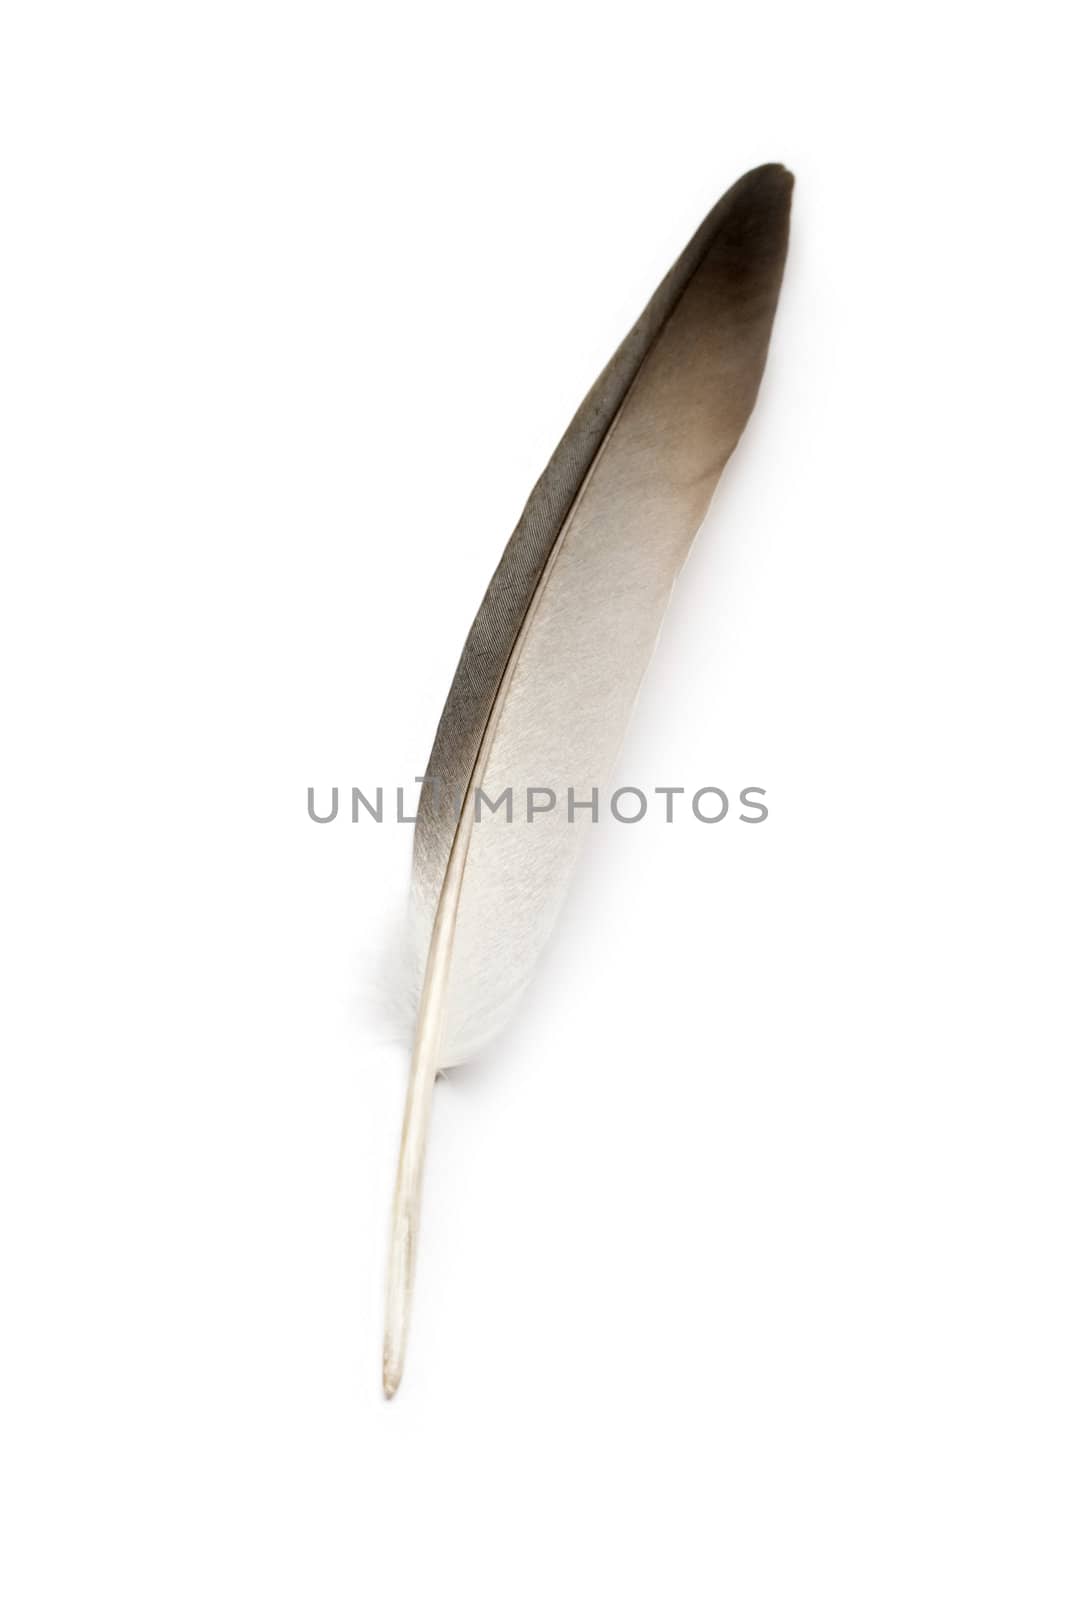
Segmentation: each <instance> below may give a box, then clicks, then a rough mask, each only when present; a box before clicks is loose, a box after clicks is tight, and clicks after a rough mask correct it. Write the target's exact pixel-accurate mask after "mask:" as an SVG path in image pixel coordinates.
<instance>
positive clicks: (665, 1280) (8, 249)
mask: <svg viewBox="0 0 1067 1600" xmlns="http://www.w3.org/2000/svg"><path fill="white" fill-rule="evenodd" d="M1052 16H1053V14H1052V9H1051V8H1049V9H1048V10H1047V11H1046V10H1045V8H1044V7H1039V6H1037V5H1032V4H1025V3H1024V4H1019V5H1015V6H1012V7H988V6H981V5H974V4H968V5H962V4H961V5H958V6H953V5H943V4H942V5H932V6H931V5H922V6H919V5H904V6H895V7H893V8H889V9H884V10H881V11H875V10H871V9H870V8H863V7H851V6H844V5H840V6H837V5H828V4H825V3H824V4H815V5H811V4H808V5H789V6H787V5H771V6H767V5H760V6H749V7H729V8H720V7H716V6H713V5H709V4H699V5H698V4H672V3H663V0H660V3H657V4H655V5H648V6H644V7H629V8H627V7H625V6H618V5H606V4H597V5H588V4H577V5H576V4H573V3H572V4H567V5H560V6H555V5H544V4H542V5H538V6H537V7H533V6H530V7H526V8H522V9H519V8H514V7H507V6H500V5H497V6H488V5H486V6H480V7H479V6H475V7H470V6H467V7H459V8H457V7H454V6H428V5H421V6H420V5H415V6H411V5H406V6H397V7H386V6H378V7H373V8H365V9H361V8H359V7H357V6H354V5H341V4H337V5H317V4H311V5H296V4H277V5H276V4H256V5H253V4H235V3H218V0H213V3H211V4H183V5H180V6H179V5H172V6H167V5H137V4H132V3H131V4H128V5H114V4H100V5H93V6H78V5H73V4H70V5H51V4H48V3H36V4H25V5H20V4H17V3H16V4H14V5H13V6H12V7H10V8H8V9H7V10H6V14H5V23H4V33H5V39H4V41H3V49H2V51H0V59H2V68H0V72H2V76H3V83H2V85H0V120H2V128H0V151H2V158H0V159H2V161H3V193H2V200H0V214H2V217H3V227H4V233H5V236H6V237H5V243H4V246H3V252H2V259H0V273H2V276H3V291H2V295H0V317H2V321H3V335H2V336H3V355H2V369H3V375H2V380H0V381H2V383H3V405H4V415H3V423H2V437H3V454H4V458H5V467H4V485H3V521H4V537H5V544H4V579H3V595H2V602H0V603H2V608H3V616H2V638H0V648H2V650H3V656H4V665H3V676H4V688H5V700H6V706H5V712H4V716H5V722H4V729H5V731H4V738H3V746H4V754H5V756H6V757H7V763H6V765H7V774H6V778H5V781H4V786H3V804H4V813H5V818H4V823H3V850H4V853H5V856H6V858H7V860H6V868H5V875H4V882H5V888H4V909H5V921H6V922H7V925H8V932H7V935H6V939H7V942H6V945H5V953H4V959H3V979H4V985H3V986H4V990H5V993H6V999H5V1003H4V1010H5V1017H4V1026H5V1032H7V1033H8V1034H9V1038H8V1039H7V1041H6V1047H5V1049H4V1059H3V1073H4V1089H3V1095H4V1103H3V1108H2V1131H0V1138H2V1143H3V1148H2V1151H0V1155H2V1171H0V1182H2V1186H3V1194H2V1227H3V1253H2V1261H0V1292H2V1295H3V1300H4V1310H3V1318H2V1325H0V1341H2V1344H3V1351H2V1356H0V1385H2V1400H0V1403H2V1416H0V1436H2V1445H0V1450H2V1459H3V1474H4V1481H3V1484H2V1502H3V1508H4V1523H5V1531H4V1534H3V1539H2V1543H0V1577H2V1579H3V1582H2V1585H0V1586H2V1588H3V1592H4V1594H5V1595H6V1596H8V1597H10V1600H36V1597H48V1600H75V1597H77V1600H82V1597H95V1596H97V1595H99V1596H106V1597H108V1600H126V1597H131V1600H132V1597H136V1600H168V1597H171V1596H174V1597H181V1600H188V1597H191V1596H197V1597H211V1600H216V1597H218V1600H232V1597H238V1596H240V1597H243V1596H249V1597H255V1600H297V1597H300V1600H304V1597H309V1596H310V1597H315V1600H342V1597H344V1600H348V1597H354V1596H360V1597H366V1600H379V1597H381V1600H392V1597H399V1600H408V1597H415V1596H421V1595H424V1594H431V1593H435V1594H440V1593H444V1594H446V1595H452V1594H455V1595H461V1596H469V1597H472V1600H482V1597H485V1600H489V1597H492V1600H497V1597H504V1596H506V1597H509V1600H510V1597H526V1596H538V1597H540V1596H544V1595H562V1596H566V1597H570V1596H587V1595H609V1594H610V1595H612V1596H648V1595H678V1596H685V1597H688V1596H705V1595H706V1596H716V1597H720V1596H721V1597H724V1600H793V1597H808V1596H811V1597H813V1600H816V1597H817V1600H828V1597H841V1600H857V1597H862V1600H867V1597H881V1596H886V1597H892V1600H898V1597H901V1596H908V1597H915V1596H921V1597H931V1600H934V1597H936V1600H942V1597H945V1596H961V1597H967V1600H974V1597H976V1596H982V1597H984V1596H989V1597H998V1600H999V1597H1005V1600H1008V1597H1010V1600H1016V1597H1020V1596H1025V1597H1026V1600H1046V1597H1047V1600H1052V1597H1053V1596H1055V1597H1057V1600H1060V1597H1062V1596H1063V1594H1064V1592H1065V1588H1067V1541H1065V1539H1064V1525H1063V1512H1064V1496H1065V1491H1067V1472H1065V1443H1064V1440H1065V1429H1067V1383H1065V1375H1064V1374H1065V1351H1067V1304H1065V1289H1064V1254H1065V1253H1064V1232H1065V1219H1067V1176H1065V1161H1064V1143H1065V1134H1067V1128H1065V1111H1067V1091H1065V1088H1064V1076H1063V1069H1064V1051H1063V1030H1062V982H1063V957H1064V948H1063V937H1062V935H1063V919H1064V911H1063V906H1064V889H1065V883H1064V871H1063V868H1064V860H1063V847H1062V803H1063V801H1062V795H1063V787H1062V785H1063V776H1064V773H1063V766H1062V760H1061V749H1062V743H1063V714H1062V702H1063V687H1064V677H1063V660H1062V650H1061V636H1062V631H1063V608H1064V598H1063V580H1064V576H1065V573H1064V558H1063V533H1064V530H1063V518H1062V494H1061V478H1062V468H1061V466H1060V463H1059V460H1058V459H1057V458H1058V457H1060V456H1061V455H1062V426H1063V410H1062V374H1063V359H1064V341H1063V333H1064V316H1063V293H1064V291H1063V281H1064V267H1065V261H1064V226H1063V222H1062V210H1063V180H1062V168H1061V163H1060V161H1059V159H1058V151H1059V147H1061V146H1062V135H1063V128H1062V123H1061V120H1060V116H1059V109H1058V101H1059V98H1060V94H1061V77H1062V53H1061V50H1060V49H1059V47H1058V45H1057V43H1056V41H1055V40H1054V39H1053V37H1052ZM765 160H782V161H785V162H786V163H787V164H789V165H790V166H791V167H792V168H793V170H794V171H795V172H796V174H797V190H796V196H795V208H794V236H793V246H792V253H791V257H790V262H789V266H788V271H787V276H786V283H785V288H784V293H783V297H782V302H781V309H780V316H779V322H778V327H777V330H776V333H775V338H774V343H773V348H772V354H771V360H770V364H769V367H768V371H767V376H766V381H765V386H764V390H763V393H762V396H761V399H760V402H759V405H758V408H757V412H756V415H755V417H754V419H753V422H752V425H751V427H750V429H749V431H748V433H747V435H746V437H745V439H744V441H743V444H742V446H741V448H740V449H739V450H738V452H737V455H736V457H735V460H734V462H733V463H732V465H731V467H730V469H729V472H728V475H727V478H726V480H725V481H724V483H723V485H722V489H721V492H720V494H719V495H718V497H717V500H716V502H715V505H714V507H713V510H712V514H711V517H710V519H709V523H708V526H707V527H706V529H705V530H704V532H703V534H702V536H701V538H700V540H699V541H698V544H697V547H696V550H695V553H694V556H693V558H692V560H691V562H690V564H689V566H688V567H687V569H686V571H685V573H684V575H683V579H682V582H681V584H680V586H679V589H678V592H677V595H676V601H675V604H674V606H673V608H672V612H671V615H670V617H669V618H668V625H667V627H666V629H665V631H664V636H663V640H662V645H661V649H660V650H659V653H658V655H657V657H656V660H655V663H654V665H653V668H652V670H651V673H650V676H649V678H648V680H647V685H646V689H645V692H644V694H643V697H642V700H641V703H640V706H639V708H638V712H637V715H636V718H635V721H634V724H633V727H632V730H631V736H630V738H629V741H628V743H627V747H626V752H625V756H624V759H623V764H622V769H621V771H620V772H619V775H618V776H619V781H620V782H630V783H635V784H641V785H645V786H648V785H651V784H655V783H677V784H684V785H686V786H687V787H688V788H690V789H692V788H696V787H699V786H700V785H701V784H719V785H721V786H722V787H724V788H726V789H727V790H728V791H729V792H730V793H731V794H734V793H736V792H737V791H738V790H739V789H740V788H741V787H742V786H744V785H745V784H759V785H761V786H763V787H765V788H766V789H767V791H768V803H769V805H770V808H771V814H770V817H769V819H768V821H767V822H766V824H765V825H763V826H761V827H746V826H742V825H741V824H740V823H739V822H738V821H737V820H736V818H735V817H734V816H733V815H732V814H731V816H730V817H728V818H727V819H726V820H725V821H724V822H723V823H722V824H721V825H719V826H717V827H702V826H700V825H699V824H698V823H696V822H694V821H693V820H692V819H691V818H689V819H688V820H686V819H683V820H681V821H680V822H679V823H678V824H676V825H675V826H674V827H670V828H668V827H665V826H663V825H662V824H653V823H645V824H643V825H641V826H636V827H628V828H627V827H620V826H618V825H615V826H610V825H609V826H607V827H604V828H601V829H600V830H599V831H598V832H597V834H596V836H595V837H594V838H593V840H592V845H591V848H590V850H589V852H588V854H587V856H586V858H585V861H584V864H583V868H582V871H581V873H580V877H579V881H578V882H577V884H576V886H575V890H574V893H573V896H572V898H571V900H570V902H569V904H568V908H567V911H566V915H565V918H564V921H563V924H562V926H561V927H560V929H559V934H558V937H557V939H556V942H555V944H554V947H553V948H552V950H551V952H550V955H549V958H548V959H547V961H546V962H545V965H544V967H543V969H542V971H541V973H540V975H539V978H538V981H537V984H536V986H535V989H534V991H533V994H532V996H531V1000H530V1004H529V1005H528V1007H527V1009H526V1011H525V1012H524V1014H523V1016H522V1018H521V1019H520V1021H519V1022H518V1023H517V1024H516V1025H515V1026H514V1027H513V1028H512V1030H511V1031H510V1032H509V1033H508V1034H507V1035H506V1036H505V1037H504V1038H502V1039H501V1041H500V1043H499V1046H498V1047H497V1048H495V1049H494V1050H493V1052H492V1057H491V1059H490V1060H489V1061H487V1062H486V1063H484V1064H483V1065H482V1066H481V1067H480V1068H478V1069H475V1070H472V1071H470V1072H469V1073H467V1074H466V1075H464V1076H461V1077H458V1078H457V1079H455V1080H454V1081H453V1082H451V1083H449V1084H448V1085H446V1086H445V1087H444V1088H443V1089H442V1090H441V1091H439V1093H438V1095H437V1097H436V1098H437V1105H436V1109H435V1122H434V1128H433V1137H432V1146H431V1154H430V1165H429V1172H428V1178H427V1192H426V1208H425V1221H424V1230H423V1239H422V1252H421V1259H420V1272H419V1283H418V1287H417V1299H416V1317H415V1328H414V1333H413V1338H412V1344H411V1349H410V1352H409V1367H408V1373H407V1377H406V1380H405V1383H404V1386H403V1388H402V1390H401V1392H400V1395H399V1396H398V1398H397V1400H396V1401H395V1402H394V1403H393V1404H392V1405H391V1406H387V1405H386V1404H385V1402H384V1401H383V1400H382V1398H381V1393H380V1388H379V1359H380V1355H379V1352H380V1321H381V1309H382V1279H383V1270H384V1243H385V1230H386V1216H387V1209H388V1201H389V1195H390V1189H391V1182H392V1164H393V1161H394V1157H395V1147H396V1138H397V1133H398V1127H399V1118H400V1111H401V1105H402V1098H403V1085H404V1077H405V1072H406V1062H405V1058H404V1052H403V1048H402V1047H401V1046H400V1045H398V1044H397V1043H395V1042H393V1041H392V1040H391V1038H390V1034H389V1028H390V1023H389V1021H388V1019H387V1014H386V1013H387V1006H386V1004H385V1002H384V1001H383V999H382V997H381V994H380V992H379V980H380V976H381V972H382V969H383V961H382V953H383V951H384V950H385V949H387V947H388V945H389V942H390V939H391V937H392V932H393V929H394V927H395V924H396V922H397V919H398V918H399V916H400V914H401V912H402V907H403V901H404V894H405V885H406V877H407V868H408V852H409V849H410V834H411V830H410V828H405V827H403V826H397V825H396V824H395V823H394V824H392V825H391V826H385V825H383V826H381V827H373V826H367V825H364V824H361V825H360V826H358V827H353V826H352V825H351V823H345V822H338V823H336V824H334V825H332V826H330V827H316V826H314V825H313V824H312V823H311V822H310V821H309V819H308V816H307V813H306V809H305V801H306V788H307V785H308V784H315V785H317V786H319V789H320V792H323V793H325V791H326V790H327V789H328V788H329V786H332V785H334V784H337V785H339V786H341V787H342V788H343V787H345V786H351V785H352V784H361V785H363V786H364V787H366V786H368V785H370V786H374V785H376V784H378V783H383V784H390V783H395V782H398V781H403V780H404V779H408V780H410V778H411V777H413V776H414V774H416V773H418V772H421V771H422V770H423V767H424V764H425V759H426V755H427V752H428V750H429V745H430V742H431V738H432V734H433V730H434V726H435V723H436V718H437V715H438V712H439V710H440V707H441V704H442V703H443V700H444V695H445V691H446V689H447V686H448V682H449V679H450V677H451V672H452V668H453V666H454V663H455V659H456V657H457V654H458V651H459V648H460V645H461V643H462V640H463V637H464V635H465V632H466V629H467V627H468V625H469V623H470V620H471V618H472V616H473V614H474V611H475V608H476V606H477V603H478V601H479V599H480V597H481V593H482V590H483V588H484V586H485V583H486V582H487V580H488V578H489V575H490V572H491V570H492V568H493V566H494V564H495V562H496V560H497V557H498V555H499V553H500V550H501V548H502V547H503V543H504V541H505V539H506V537H507V535H508V533H509V532H510V530H511V527H512V525H513V523H514V521H515V519H516V517H517V515H518V512H519V510H520V509H521V506H522V503H523V500H524V498H525V495H526V493H527V491H528V489H529V488H530V486H531V484H532V482H533V480H534V478H535V477H536V475H537V473H538V472H539V471H540V469H541V467H542V465H543V464H544V461H545V459H546V458H547V456H548V454H549V452H550V450H551V448H552V446H553V444H554V443H555V440H556V438H557V436H558V435H559V433H560V432H561V431H562V429H563V427H564V426H565V425H566V423H567V421H568V419H569V417H570V414H571V411H572V410H573V408H574V406H575V404H576V403H577V401H578V399H579V398H580V396H581V395H582V393H583V392H584V390H585V388H586V387H587V385H588V383H589V382H590V381H591V380H592V378H593V377H594V376H595V374H596V372H597V371H598V370H599V368H600V366H601V365H602V364H603V362H604V361H605V360H606V359H607V357H608V356H609V355H610V353H611V351H612V349H613V348H614V346H615V344H616V342H617V340H618V339H619V338H620V337H621V335H622V334H623V333H624V332H625V330H626V329H627V327H628V326H629V323H630V322H631V320H632V319H633V317H634V316H635V315H636V313H637V312H638V311H639V310H640V308H641V306H642V305H643V303H644V301H645V299H646V298H647V296H648V295H649V293H650V292H651V290H652V289H653V287H654V286H655V284H656V282H657V281H658V279H659V277H660V276H661V275H662V273H663V272H664V270H665V269H666V268H667V266H668V265H669V263H670V261H671V260H672V259H673V257H674V255H675V254H676V253H677V251H678V250H679V249H680V248H681V246H682V245H683V243H684V242H685V240H686V238H687V237H688V235H689V233H690V231H691V230H692V228H693V227H695V225H696V224H697V222H698V221H699V220H700V218H701V216H702V215H703V213H704V211H705V210H706V209H707V207H708V206H709V205H710V204H711V203H712V202H713V201H714V200H715V199H716V198H717V196H718V194H719V193H720V192H721V191H722V190H723V189H725V188H726V187H727V186H728V185H729V184H730V183H731V182H732V181H733V180H734V179H735V178H736V177H737V176H738V175H739V174H740V173H741V172H742V171H744V170H745V169H746V168H747V167H749V166H752V165H754V164H756V163H758V162H761V161H765ZM597 1127H602V1128H604V1129H606V1136H603V1135H601V1136H598V1137H597V1138H596V1139H595V1140H594V1137H593V1130H594V1128H597Z"/></svg>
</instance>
